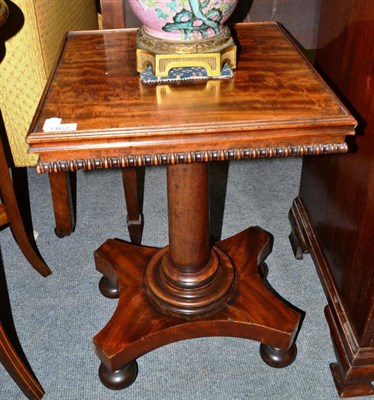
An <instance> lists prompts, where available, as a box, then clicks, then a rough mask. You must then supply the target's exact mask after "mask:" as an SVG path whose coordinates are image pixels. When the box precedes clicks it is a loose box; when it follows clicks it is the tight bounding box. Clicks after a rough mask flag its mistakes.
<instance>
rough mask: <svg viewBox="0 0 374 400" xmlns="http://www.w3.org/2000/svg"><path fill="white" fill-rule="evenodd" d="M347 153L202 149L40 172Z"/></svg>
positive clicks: (56, 164)
mask: <svg viewBox="0 0 374 400" xmlns="http://www.w3.org/2000/svg"><path fill="white" fill-rule="evenodd" d="M347 151H348V145H347V143H339V144H336V143H332V144H314V145H305V146H285V147H263V148H249V149H231V150H203V151H194V152H178V153H165V154H151V155H139V156H131V155H130V156H123V157H102V158H91V159H83V160H66V161H52V162H42V161H39V163H38V165H37V166H36V171H37V172H38V173H45V172H66V171H78V170H79V169H84V170H94V169H108V168H126V167H135V166H139V167H141V166H147V165H167V164H180V163H187V164H190V163H195V162H211V161H227V160H242V159H256V158H273V157H291V156H292V157H302V156H309V155H311V156H312V155H319V154H337V153H346V152H347Z"/></svg>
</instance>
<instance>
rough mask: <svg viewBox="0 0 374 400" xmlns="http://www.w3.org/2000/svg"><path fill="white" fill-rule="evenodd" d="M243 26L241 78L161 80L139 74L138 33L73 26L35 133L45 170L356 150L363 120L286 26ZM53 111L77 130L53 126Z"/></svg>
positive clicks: (238, 31)
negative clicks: (358, 121)
mask: <svg viewBox="0 0 374 400" xmlns="http://www.w3.org/2000/svg"><path fill="white" fill-rule="evenodd" d="M234 33H235V36H236V41H237V42H238V43H240V45H239V59H238V66H237V69H236V71H235V73H234V78H233V79H228V80H209V81H205V82H199V83H198V82H194V83H191V82H188V83H185V82H181V83H180V84H161V85H150V84H148V85H146V84H142V83H141V82H140V80H139V75H138V73H137V72H136V68H135V66H136V60H135V35H136V31H135V30H125V31H124V30H110V31H93V32H72V33H69V34H68V35H67V36H66V40H65V42H64V45H63V49H62V55H61V58H60V59H59V61H58V64H57V67H56V69H55V71H54V74H53V75H52V78H51V80H50V81H49V84H48V85H47V87H46V90H45V93H44V96H43V98H42V100H41V103H40V105H39V108H38V111H37V113H36V116H35V119H34V121H33V124H32V126H31V129H30V132H29V135H28V138H27V143H28V144H29V146H30V151H31V152H36V153H39V154H40V161H41V162H40V164H39V166H38V169H39V170H40V171H47V172H48V171H50V170H51V169H52V168H53V169H54V170H57V169H58V170H66V169H68V168H69V169H79V168H87V169H91V168H101V167H108V166H119V165H120V166H127V165H134V164H136V165H145V164H152V165H154V164H160V163H165V164H169V163H171V164H173V163H177V162H191V161H194V160H200V159H201V158H203V159H209V160H211V159H241V158H257V157H273V156H275V155H277V156H287V155H291V154H292V155H304V154H319V153H334V152H344V151H346V150H347V147H346V146H345V145H344V140H345V136H346V135H350V134H353V133H354V126H355V121H354V120H353V118H352V117H351V116H350V115H349V113H347V111H346V109H345V108H344V107H343V106H342V104H341V103H340V102H339V100H338V99H337V98H336V97H335V96H334V94H333V93H332V92H331V91H330V90H329V88H328V87H327V86H326V85H325V83H324V82H323V81H322V80H321V79H320V77H319V76H318V75H317V73H316V72H315V71H314V70H313V68H312V67H311V66H310V64H309V63H308V62H307V61H306V59H305V58H304V57H303V55H302V54H301V53H300V51H299V50H298V49H297V48H296V47H295V45H294V43H293V42H292V41H291V39H290V38H289V37H288V36H287V34H286V33H285V31H284V30H283V29H282V27H281V26H279V25H278V24H276V23H272V22H271V23H250V24H238V25H236V26H235V28H234ZM53 117H59V118H61V119H62V121H61V122H62V124H68V123H76V124H77V128H76V130H74V131H61V130H59V131H57V132H43V125H44V123H45V120H46V119H48V118H53ZM60 129H61V128H60ZM330 145H331V146H330ZM92 159H94V160H95V161H94V162H93V161H92ZM89 160H91V161H90V162H89ZM68 161H70V163H69V166H68V164H67V162H68Z"/></svg>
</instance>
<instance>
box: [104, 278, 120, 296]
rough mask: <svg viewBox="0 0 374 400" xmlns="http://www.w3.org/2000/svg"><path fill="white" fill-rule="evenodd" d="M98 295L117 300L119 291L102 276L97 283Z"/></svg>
mask: <svg viewBox="0 0 374 400" xmlns="http://www.w3.org/2000/svg"><path fill="white" fill-rule="evenodd" d="M99 290H100V293H101V294H102V295H103V296H104V297H107V298H108V299H118V297H119V290H118V287H117V285H114V284H113V283H112V282H111V281H110V280H109V279H108V278H107V277H106V276H103V277H102V278H101V279H100V282H99Z"/></svg>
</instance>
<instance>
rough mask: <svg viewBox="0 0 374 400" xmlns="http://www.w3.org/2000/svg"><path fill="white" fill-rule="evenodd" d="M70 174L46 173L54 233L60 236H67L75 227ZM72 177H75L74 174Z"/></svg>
mask: <svg viewBox="0 0 374 400" xmlns="http://www.w3.org/2000/svg"><path fill="white" fill-rule="evenodd" d="M70 174H71V173H69V172H51V173H49V174H48V176H49V184H50V187H51V195H52V203H53V211H54V214H55V224H56V228H55V233H56V235H57V236H58V237H60V238H62V237H64V236H69V235H70V234H71V233H72V232H74V229H75V211H74V204H73V203H74V201H73V196H72V179H71V178H72V177H71V176H70ZM72 174H73V173H72ZM74 174H75V173H74ZM73 178H74V179H75V176H73Z"/></svg>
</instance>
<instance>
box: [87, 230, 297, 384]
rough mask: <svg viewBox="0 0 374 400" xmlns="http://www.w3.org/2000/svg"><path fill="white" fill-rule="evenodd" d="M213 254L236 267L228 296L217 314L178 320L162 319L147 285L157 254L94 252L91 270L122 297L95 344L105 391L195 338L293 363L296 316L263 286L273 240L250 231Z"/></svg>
mask: <svg viewBox="0 0 374 400" xmlns="http://www.w3.org/2000/svg"><path fill="white" fill-rule="evenodd" d="M215 247H217V248H218V249H220V251H222V252H224V253H225V254H226V255H227V256H228V257H229V258H230V259H231V261H232V264H233V266H234V269H235V280H234V284H233V289H232V295H231V296H230V297H229V298H228V300H227V302H226V304H225V306H224V307H222V306H220V307H218V309H217V312H215V313H213V312H212V313H210V314H209V315H207V316H183V315H181V316H180V317H177V316H171V315H166V314H164V313H163V312H162V311H160V309H159V307H157V306H155V304H154V303H153V301H152V299H151V297H150V296H149V295H148V293H147V289H146V285H145V284H144V278H145V275H146V268H147V266H148V264H149V263H150V261H151V259H152V258H153V257H155V256H156V257H157V254H158V253H159V252H160V251H163V250H162V249H159V248H152V247H143V246H137V245H133V244H130V243H127V242H123V241H121V240H118V239H109V240H107V241H106V242H105V243H104V244H103V245H102V246H101V247H100V248H99V249H98V250H96V252H95V262H96V268H97V270H98V271H100V272H101V273H102V274H103V275H104V280H105V282H106V285H105V287H106V288H107V287H108V286H109V287H112V289H113V288H114V289H117V290H118V295H119V300H118V305H117V308H116V310H115V312H114V314H113V316H112V318H111V319H110V321H109V322H108V324H107V325H106V326H105V327H104V328H103V329H102V331H101V332H99V333H98V334H97V335H96V336H95V337H94V345H95V350H96V354H97V355H98V357H99V358H100V360H101V362H102V365H101V367H100V374H99V375H100V378H101V381H102V383H103V384H104V385H105V386H107V387H109V388H111V389H122V388H124V387H127V386H129V385H130V384H131V383H132V382H133V381H134V380H135V378H136V373H137V368H136V363H135V364H134V362H135V360H136V359H137V358H138V357H140V356H142V355H143V354H145V353H147V352H149V351H151V350H154V349H156V348H159V347H161V346H163V345H166V344H169V343H173V342H176V341H179V340H184V339H192V338H198V337H208V336H231V337H240V338H245V339H252V340H256V341H258V342H260V343H261V344H262V346H261V356H262V358H263V360H264V361H265V362H266V363H267V364H269V365H270V366H272V367H285V366H287V365H289V364H291V363H292V362H293V360H294V359H295V356H296V346H295V344H294V338H295V334H296V332H297V329H298V325H299V322H300V317H301V314H300V313H299V312H298V311H296V310H295V309H294V308H292V307H290V306H289V305H287V304H286V302H284V301H282V300H281V298H280V296H279V295H278V294H276V293H274V292H273V290H272V289H271V288H269V285H268V284H266V283H264V281H263V279H264V278H263V273H262V271H263V268H262V265H263V263H264V260H265V259H266V257H267V256H268V255H269V254H270V252H271V249H272V240H271V237H270V235H269V234H267V233H266V232H265V231H263V230H261V229H259V228H256V227H252V228H248V229H246V230H244V231H242V232H240V233H238V234H237V235H234V236H232V237H230V238H228V239H225V240H222V241H219V242H217V243H216V244H215ZM114 292H115V291H114ZM105 293H106V292H105V290H104V294H105ZM109 293H110V296H108V297H113V295H112V294H113V291H111V290H109ZM118 377H119V378H118ZM117 378H118V379H117Z"/></svg>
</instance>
